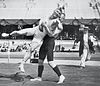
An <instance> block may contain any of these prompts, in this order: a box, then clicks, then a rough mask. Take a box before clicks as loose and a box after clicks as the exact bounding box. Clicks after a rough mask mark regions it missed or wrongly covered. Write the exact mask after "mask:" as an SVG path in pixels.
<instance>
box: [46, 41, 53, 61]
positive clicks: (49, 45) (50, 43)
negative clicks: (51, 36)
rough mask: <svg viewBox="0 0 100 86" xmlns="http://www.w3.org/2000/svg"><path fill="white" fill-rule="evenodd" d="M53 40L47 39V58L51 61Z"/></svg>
mask: <svg viewBox="0 0 100 86" xmlns="http://www.w3.org/2000/svg"><path fill="white" fill-rule="evenodd" d="M54 46H55V42H54V41H53V40H51V41H49V43H48V47H47V60H48V61H53V57H54V56H53V50H54Z"/></svg>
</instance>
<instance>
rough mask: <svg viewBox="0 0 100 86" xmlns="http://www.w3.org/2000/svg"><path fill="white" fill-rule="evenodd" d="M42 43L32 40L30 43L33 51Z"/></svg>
mask: <svg viewBox="0 0 100 86" xmlns="http://www.w3.org/2000/svg"><path fill="white" fill-rule="evenodd" d="M40 45H41V44H40V43H38V42H35V41H34V42H31V43H30V47H31V51H34V50H35V49H37V48H38V47H39V46H40Z"/></svg>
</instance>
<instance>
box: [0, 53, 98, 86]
mask: <svg viewBox="0 0 100 86" xmlns="http://www.w3.org/2000/svg"><path fill="white" fill-rule="evenodd" d="M23 56H24V55H23V54H22V53H20V54H19V53H12V54H11V59H10V62H9V63H8V60H7V53H2V54H1V55H0V86H100V53H97V54H95V55H93V56H92V59H91V61H90V62H88V63H87V66H86V68H84V69H80V68H79V62H80V58H79V57H78V53H65V52H61V53H55V55H54V56H55V61H56V62H58V64H59V68H60V70H61V72H62V73H63V74H64V76H65V77H66V79H65V82H64V83H63V84H60V85H58V84H57V81H58V77H57V75H56V74H55V73H54V72H53V70H52V69H51V68H50V67H49V66H48V64H47V63H45V68H44V72H43V81H41V82H37V81H36V82H32V81H30V79H29V78H27V77H25V78H24V81H20V82H17V81H16V79H17V78H18V77H17V76H15V74H16V72H18V71H19V70H18V64H17V63H18V62H19V61H20V60H21V59H22V58H23ZM4 59H5V60H4ZM3 60H4V61H3ZM25 70H26V76H27V75H30V76H31V77H33V78H35V77H37V64H36V63H33V64H29V63H26V64H25Z"/></svg>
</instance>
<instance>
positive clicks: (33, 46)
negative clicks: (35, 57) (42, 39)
mask: <svg viewBox="0 0 100 86" xmlns="http://www.w3.org/2000/svg"><path fill="white" fill-rule="evenodd" d="M37 47H39V43H37V42H32V43H31V44H30V46H29V47H28V50H27V51H26V53H25V56H24V58H23V60H22V61H21V63H20V65H19V69H20V71H22V72H25V70H24V64H25V63H26V61H27V60H28V59H30V58H31V56H32V53H33V52H34V50H35V49H36V48H37Z"/></svg>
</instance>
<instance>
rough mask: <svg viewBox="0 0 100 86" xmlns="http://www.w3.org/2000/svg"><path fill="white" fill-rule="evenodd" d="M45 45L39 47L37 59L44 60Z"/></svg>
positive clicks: (45, 53)
mask: <svg viewBox="0 0 100 86" xmlns="http://www.w3.org/2000/svg"><path fill="white" fill-rule="evenodd" d="M45 47H46V46H45V45H43V44H42V46H41V47H40V50H39V59H41V60H44V59H45V58H46V55H47V50H46V49H45Z"/></svg>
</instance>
